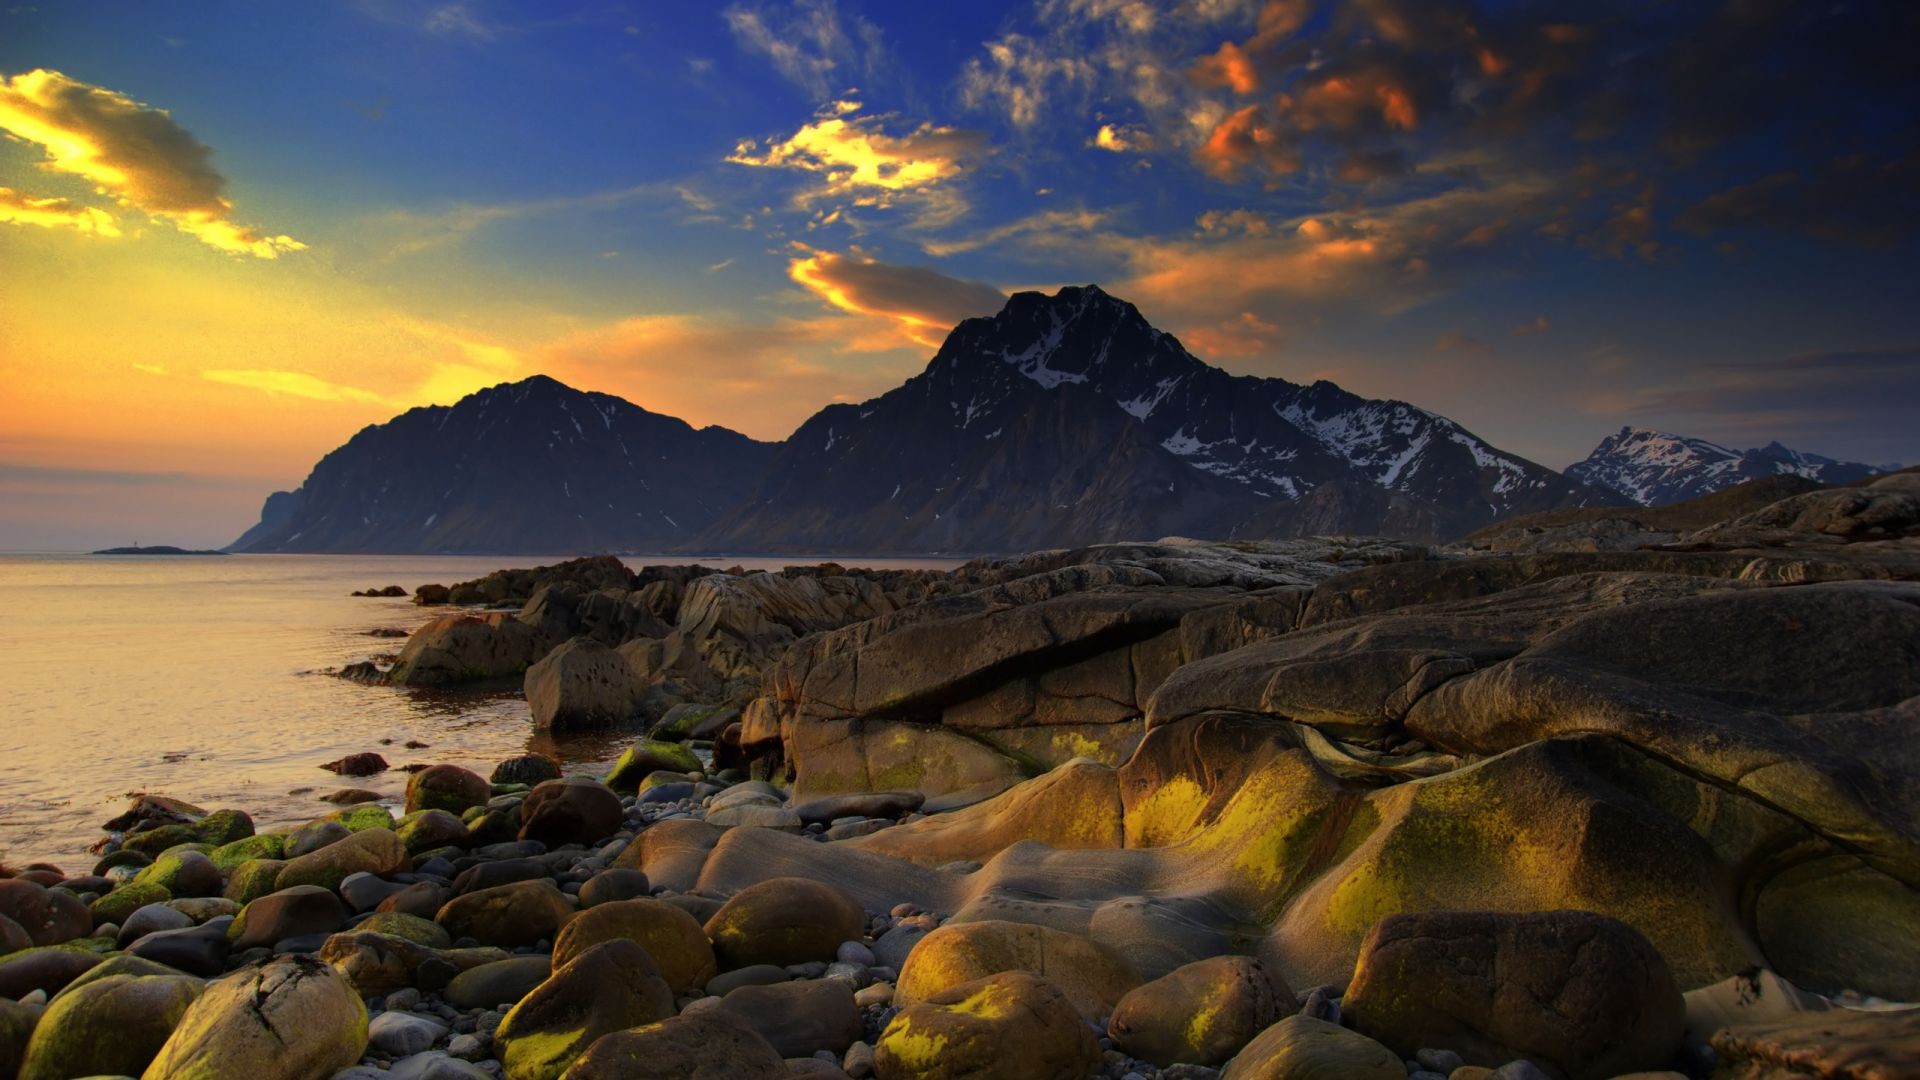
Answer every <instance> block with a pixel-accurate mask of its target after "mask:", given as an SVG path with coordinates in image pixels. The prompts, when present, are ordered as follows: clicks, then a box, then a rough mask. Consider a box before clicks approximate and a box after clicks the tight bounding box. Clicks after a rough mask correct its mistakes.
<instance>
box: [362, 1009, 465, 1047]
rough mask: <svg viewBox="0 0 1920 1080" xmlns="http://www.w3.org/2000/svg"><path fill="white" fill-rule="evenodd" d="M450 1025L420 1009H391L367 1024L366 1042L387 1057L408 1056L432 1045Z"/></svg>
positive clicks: (442, 1035) (444, 1034) (443, 1035)
mask: <svg viewBox="0 0 1920 1080" xmlns="http://www.w3.org/2000/svg"><path fill="white" fill-rule="evenodd" d="M447 1030H448V1029H447V1025H445V1024H442V1023H440V1022H439V1021H438V1020H434V1019H430V1018H428V1017H425V1016H421V1015H419V1014H417V1013H410V1012H394V1011H392V1010H388V1011H387V1012H383V1013H381V1014H380V1015H379V1016H376V1017H374V1018H373V1022H372V1023H370V1024H368V1025H367V1042H368V1044H369V1045H371V1046H372V1047H373V1048H374V1049H375V1050H378V1051H380V1052H381V1053H383V1054H386V1055H387V1056H388V1057H407V1056H409V1055H412V1054H418V1053H421V1052H422V1051H426V1050H431V1049H433V1045H434V1044H435V1043H437V1042H439V1041H440V1040H441V1039H442V1038H444V1037H445V1036H446V1034H447Z"/></svg>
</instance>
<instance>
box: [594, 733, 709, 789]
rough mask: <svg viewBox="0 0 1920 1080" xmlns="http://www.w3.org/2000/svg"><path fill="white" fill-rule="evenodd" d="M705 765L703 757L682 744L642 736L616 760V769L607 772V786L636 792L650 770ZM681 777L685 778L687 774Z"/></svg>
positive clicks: (683, 769)
mask: <svg viewBox="0 0 1920 1080" xmlns="http://www.w3.org/2000/svg"><path fill="white" fill-rule="evenodd" d="M701 768H702V766H701V764H700V759H699V758H698V757H696V756H694V753H693V751H692V750H689V749H687V748H686V747H684V746H681V745H680V744H679V743H671V742H660V741H658V740H656V739H642V740H641V741H639V742H637V743H635V744H633V745H632V746H629V747H627V749H626V752H625V753H623V754H621V755H620V759H619V760H618V761H616V762H614V763H613V771H612V772H609V773H608V774H607V786H608V787H610V788H612V789H614V790H615V791H633V790H635V789H637V788H638V787H639V786H640V780H641V778H642V777H644V776H646V775H647V774H648V773H650V772H655V771H657V770H664V771H667V772H677V773H682V774H685V773H690V772H698V771H700V769H701ZM682 779H685V777H684V775H683V776H682Z"/></svg>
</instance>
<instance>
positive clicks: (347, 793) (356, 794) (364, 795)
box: [320, 787, 382, 806]
mask: <svg viewBox="0 0 1920 1080" xmlns="http://www.w3.org/2000/svg"><path fill="white" fill-rule="evenodd" d="M381 798H382V796H381V794H380V793H379V792H377V791H371V790H368V789H367V788H357V787H350V788H341V789H340V790H338V791H329V792H327V793H326V794H325V795H322V796H320V801H321V802H330V803H333V804H334V805H336V806H356V805H358V804H360V803H370V802H379V801H380V799H381Z"/></svg>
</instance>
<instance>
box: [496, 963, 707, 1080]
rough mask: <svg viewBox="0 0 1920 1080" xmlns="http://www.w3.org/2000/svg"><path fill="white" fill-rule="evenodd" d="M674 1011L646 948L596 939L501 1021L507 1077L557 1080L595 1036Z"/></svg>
mask: <svg viewBox="0 0 1920 1080" xmlns="http://www.w3.org/2000/svg"><path fill="white" fill-rule="evenodd" d="M673 1014H674V1008H673V992H672V991H671V990H669V989H668V988H667V984H666V982H665V981H664V980H663V979H661V978H660V974H659V969H658V968H656V967H655V966H654V964H653V961H652V959H651V958H650V957H649V956H648V955H647V951H646V950H645V949H643V948H641V947H640V946H639V945H638V944H637V943H635V942H632V941H629V940H627V939H625V938H616V939H614V940H611V941H603V942H601V943H600V944H598V945H595V946H593V947H592V948H589V949H587V950H586V951H584V952H582V953H580V954H579V955H578V956H576V957H574V958H573V959H572V960H570V961H568V962H567V963H566V964H564V965H561V966H560V967H558V968H556V969H554V972H553V975H552V976H551V977H550V978H548V979H547V981H546V982H544V983H541V984H540V986H539V987H537V988H535V989H534V991H533V992H532V993H530V994H528V995H527V996H526V997H525V998H522V999H521V1000H520V1002H519V1003H518V1004H516V1005H515V1006H514V1007H513V1009H512V1010H511V1011H510V1012H508V1013H507V1017H506V1019H505V1020H504V1021H502V1022H501V1024H500V1029H499V1031H497V1032H496V1033H495V1034H494V1039H495V1041H496V1042H498V1043H499V1044H500V1046H501V1053H500V1057H501V1060H502V1061H503V1062H505V1063H506V1067H507V1077H508V1080H557V1078H558V1077H559V1076H560V1075H561V1074H562V1073H565V1072H566V1071H567V1069H568V1067H569V1066H570V1065H572V1064H573V1062H574V1059H576V1058H578V1057H580V1056H581V1055H582V1054H584V1053H585V1052H586V1051H587V1048H588V1047H590V1046H592V1045H593V1043H594V1041H595V1040H597V1039H599V1038H600V1036H602V1035H606V1034H609V1033H612V1032H615V1031H623V1030H626V1029H628V1028H635V1027H640V1026H642V1025H645V1024H651V1023H654V1022H656V1021H659V1020H664V1019H666V1018H668V1017H670V1016H672V1015H673Z"/></svg>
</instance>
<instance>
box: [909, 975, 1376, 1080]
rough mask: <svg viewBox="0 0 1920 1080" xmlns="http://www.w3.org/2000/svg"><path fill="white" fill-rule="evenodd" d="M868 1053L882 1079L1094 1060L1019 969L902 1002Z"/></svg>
mask: <svg viewBox="0 0 1920 1080" xmlns="http://www.w3.org/2000/svg"><path fill="white" fill-rule="evenodd" d="M873 1056H874V1067H875V1071H876V1072H877V1073H878V1074H879V1075H880V1076H881V1077H883V1078H885V1080H950V1078H951V1080H958V1078H962V1077H976V1076H981V1077H984V1076H992V1077H996V1078H1001V1080H1081V1078H1084V1077H1087V1076H1090V1075H1093V1074H1095V1073H1097V1072H1099V1070H1100V1064H1101V1058H1100V1046H1099V1044H1098V1043H1097V1042H1095V1041H1094V1037H1093V1032H1092V1030H1091V1029H1089V1028H1088V1026H1087V1025H1086V1023H1085V1022H1084V1021H1083V1020H1082V1019H1081V1017H1080V1014H1079V1012H1078V1011H1076V1010H1075V1008H1074V1006H1073V1003H1072V1002H1070V1001H1068V1000H1067V997H1066V995H1065V994H1064V993H1062V992H1061V990H1060V989H1059V988H1058V987H1056V986H1054V985H1052V984H1051V983H1049V982H1048V981H1047V980H1045V979H1042V978H1040V977H1038V976H1035V975H1029V974H1027V973H1025V972H1019V971H1004V972H1000V973H998V974H995V975H989V976H987V977H986V978H983V979H977V980H974V981H971V982H966V983H961V984H959V985H957V986H951V987H947V988H945V989H943V990H942V991H940V992H939V993H937V994H935V995H933V996H932V997H930V998H928V999H926V1000H924V1001H921V1002H918V1003H916V1004H913V1005H910V1006H908V1007H907V1008H905V1009H904V1010H902V1011H901V1012H900V1013H899V1014H898V1015H897V1016H895V1017H894V1018H893V1020H892V1021H891V1022H890V1023H889V1024H888V1025H887V1027H886V1030H885V1031H884V1032H882V1033H881V1035H880V1039H879V1042H878V1043H876V1044H875V1045H874V1052H873ZM1404 1075H1405V1074H1402V1076H1401V1077H1399V1078H1396V1080H1404Z"/></svg>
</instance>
